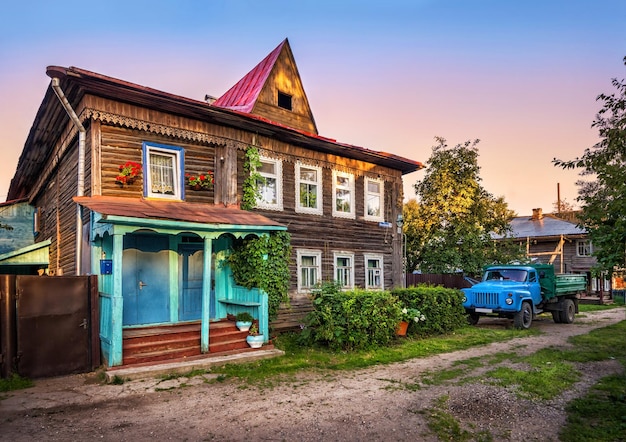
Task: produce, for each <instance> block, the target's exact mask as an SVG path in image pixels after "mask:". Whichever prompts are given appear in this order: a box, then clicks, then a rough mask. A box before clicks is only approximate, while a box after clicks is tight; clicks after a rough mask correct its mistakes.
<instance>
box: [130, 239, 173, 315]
mask: <svg viewBox="0 0 626 442" xmlns="http://www.w3.org/2000/svg"><path fill="white" fill-rule="evenodd" d="M169 281H170V271H169V240H168V237H167V236H161V235H124V255H123V256H122V294H123V297H124V317H123V321H122V323H123V325H138V324H154V323H161V322H169V321H170V290H169V288H170V282H169Z"/></svg>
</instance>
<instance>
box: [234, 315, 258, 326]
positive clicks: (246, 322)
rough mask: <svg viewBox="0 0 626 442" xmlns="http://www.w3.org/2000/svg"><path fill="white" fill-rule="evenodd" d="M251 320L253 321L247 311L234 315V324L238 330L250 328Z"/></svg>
mask: <svg viewBox="0 0 626 442" xmlns="http://www.w3.org/2000/svg"><path fill="white" fill-rule="evenodd" d="M252 321H254V318H253V317H252V315H251V314H250V313H248V312H241V313H237V316H236V317H235V325H236V326H237V328H238V329H239V331H248V330H250V326H251V325H252Z"/></svg>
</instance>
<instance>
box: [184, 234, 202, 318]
mask: <svg viewBox="0 0 626 442" xmlns="http://www.w3.org/2000/svg"><path fill="white" fill-rule="evenodd" d="M178 253H179V255H178V256H179V275H180V284H179V287H180V295H179V298H178V319H179V320H181V321H192V320H196V319H200V318H201V315H202V267H203V259H204V252H203V251H202V246H201V245H190V244H189V245H188V244H181V245H180V246H179V249H178Z"/></svg>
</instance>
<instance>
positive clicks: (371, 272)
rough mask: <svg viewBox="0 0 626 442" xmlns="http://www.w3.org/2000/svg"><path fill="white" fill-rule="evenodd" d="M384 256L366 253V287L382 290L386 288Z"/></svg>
mask: <svg viewBox="0 0 626 442" xmlns="http://www.w3.org/2000/svg"><path fill="white" fill-rule="evenodd" d="M384 281H385V278H384V274H383V256H382V255H369V254H366V255H365V289H366V290H368V289H369V290H382V289H383V288H384Z"/></svg>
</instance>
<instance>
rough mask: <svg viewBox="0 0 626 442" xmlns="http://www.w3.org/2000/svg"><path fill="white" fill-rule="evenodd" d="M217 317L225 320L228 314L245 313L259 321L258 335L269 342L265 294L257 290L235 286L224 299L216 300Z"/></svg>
mask: <svg viewBox="0 0 626 442" xmlns="http://www.w3.org/2000/svg"><path fill="white" fill-rule="evenodd" d="M217 301H218V302H217V304H218V305H217V312H216V313H217V317H218V318H225V317H226V316H227V315H228V313H231V314H233V315H236V314H237V313H243V312H247V313H250V314H251V315H252V317H254V319H257V320H258V321H259V333H261V334H263V337H264V339H265V342H267V341H268V340H269V318H268V316H269V310H268V297H267V293H265V292H264V291H263V290H261V289H258V288H252V289H247V288H245V287H242V286H238V285H235V286H233V287H232V289H231V290H229V291H228V293H227V295H226V297H223V298H218V299H217Z"/></svg>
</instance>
